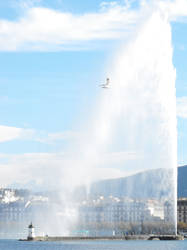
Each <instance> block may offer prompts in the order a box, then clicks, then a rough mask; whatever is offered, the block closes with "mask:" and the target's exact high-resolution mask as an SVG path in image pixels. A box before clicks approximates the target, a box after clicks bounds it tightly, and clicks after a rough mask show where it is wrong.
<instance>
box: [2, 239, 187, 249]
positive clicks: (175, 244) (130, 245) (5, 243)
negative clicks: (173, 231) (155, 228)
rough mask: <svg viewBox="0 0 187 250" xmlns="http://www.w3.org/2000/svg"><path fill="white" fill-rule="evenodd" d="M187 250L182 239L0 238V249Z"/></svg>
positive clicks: (186, 245) (185, 243)
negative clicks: (77, 239) (24, 240)
mask: <svg viewBox="0 0 187 250" xmlns="http://www.w3.org/2000/svg"><path fill="white" fill-rule="evenodd" d="M22 249H23V250H137V249H138V250H187V240H184V241H68V242H23V241H22V242H20V241H17V240H0V250H22Z"/></svg>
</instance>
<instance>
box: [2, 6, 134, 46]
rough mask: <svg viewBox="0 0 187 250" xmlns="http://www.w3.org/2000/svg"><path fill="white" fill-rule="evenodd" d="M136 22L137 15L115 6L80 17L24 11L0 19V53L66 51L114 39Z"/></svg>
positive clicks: (41, 9)
mask: <svg viewBox="0 0 187 250" xmlns="http://www.w3.org/2000/svg"><path fill="white" fill-rule="evenodd" d="M136 19H137V12H135V11H133V10H129V9H127V7H126V6H119V5H117V4H113V5H110V6H109V7H106V8H104V9H102V10H100V11H99V12H97V13H85V14H82V15H73V14H72V13H65V12H60V11H56V10H53V9H49V8H42V7H32V8H26V9H24V13H23V15H22V16H20V17H19V19H18V20H17V21H8V20H2V19H1V20H0V50H2V51H3V50H7V51H16V50H18V51H19V50H50V49H52V50H54V49H65V48H66V46H67V45H68V48H71V47H74V46H75V45H76V47H79V45H80V44H82V42H88V41H93V40H105V39H117V38H119V37H121V36H122V35H123V33H124V31H126V32H127V30H128V29H129V26H130V25H132V24H133V23H134V22H135V21H136ZM68 48H66V49H68Z"/></svg>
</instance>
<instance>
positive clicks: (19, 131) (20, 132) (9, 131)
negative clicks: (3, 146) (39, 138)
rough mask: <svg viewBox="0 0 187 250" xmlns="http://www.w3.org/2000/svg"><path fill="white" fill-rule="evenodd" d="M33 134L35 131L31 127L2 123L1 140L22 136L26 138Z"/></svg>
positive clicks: (0, 127)
mask: <svg viewBox="0 0 187 250" xmlns="http://www.w3.org/2000/svg"><path fill="white" fill-rule="evenodd" d="M32 135H33V131H32V130H30V129H23V128H16V127H9V126H2V125H0V142H6V141H11V140H15V139H20V138H22V139H24V138H28V137H31V136H32Z"/></svg>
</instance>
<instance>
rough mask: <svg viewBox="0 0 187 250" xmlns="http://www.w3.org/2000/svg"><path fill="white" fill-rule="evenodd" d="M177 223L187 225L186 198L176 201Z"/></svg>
mask: <svg viewBox="0 0 187 250" xmlns="http://www.w3.org/2000/svg"><path fill="white" fill-rule="evenodd" d="M177 221H178V222H182V223H187V198H180V199H178V202H177Z"/></svg>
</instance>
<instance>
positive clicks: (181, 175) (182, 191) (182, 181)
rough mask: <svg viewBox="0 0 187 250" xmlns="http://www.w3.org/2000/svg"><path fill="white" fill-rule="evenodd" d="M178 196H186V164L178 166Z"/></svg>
mask: <svg viewBox="0 0 187 250" xmlns="http://www.w3.org/2000/svg"><path fill="white" fill-rule="evenodd" d="M178 197H187V165H185V166H182V167H178Z"/></svg>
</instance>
